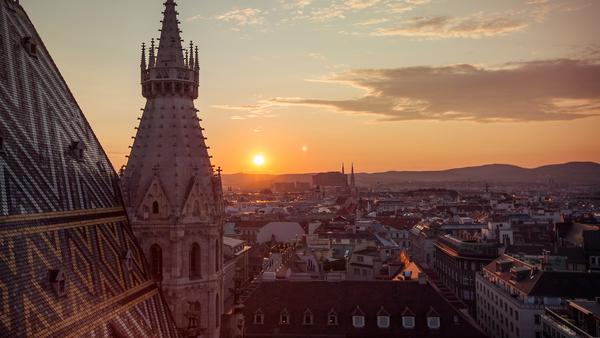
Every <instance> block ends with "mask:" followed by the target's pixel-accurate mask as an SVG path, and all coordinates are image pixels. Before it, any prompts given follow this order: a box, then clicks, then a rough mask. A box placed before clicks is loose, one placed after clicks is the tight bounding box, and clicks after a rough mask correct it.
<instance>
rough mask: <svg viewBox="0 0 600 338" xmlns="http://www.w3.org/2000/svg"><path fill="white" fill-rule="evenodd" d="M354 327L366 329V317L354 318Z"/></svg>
mask: <svg viewBox="0 0 600 338" xmlns="http://www.w3.org/2000/svg"><path fill="white" fill-rule="evenodd" d="M352 326H354V327H356V328H361V327H365V316H352Z"/></svg>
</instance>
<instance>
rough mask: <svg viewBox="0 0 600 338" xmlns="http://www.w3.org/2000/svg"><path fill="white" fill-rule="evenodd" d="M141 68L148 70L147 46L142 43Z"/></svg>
mask: <svg viewBox="0 0 600 338" xmlns="http://www.w3.org/2000/svg"><path fill="white" fill-rule="evenodd" d="M140 67H141V68H142V69H146V44H145V43H142V60H141V62H140Z"/></svg>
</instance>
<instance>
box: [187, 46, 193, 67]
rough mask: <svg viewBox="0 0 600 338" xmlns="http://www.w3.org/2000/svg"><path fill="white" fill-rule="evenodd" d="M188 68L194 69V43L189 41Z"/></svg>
mask: <svg viewBox="0 0 600 338" xmlns="http://www.w3.org/2000/svg"><path fill="white" fill-rule="evenodd" d="M188 67H189V68H191V69H194V43H193V42H192V41H190V61H189V63H188Z"/></svg>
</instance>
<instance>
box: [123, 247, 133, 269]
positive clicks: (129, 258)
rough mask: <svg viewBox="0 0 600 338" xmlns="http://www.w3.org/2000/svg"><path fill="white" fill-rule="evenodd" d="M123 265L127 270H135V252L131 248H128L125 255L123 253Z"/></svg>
mask: <svg viewBox="0 0 600 338" xmlns="http://www.w3.org/2000/svg"><path fill="white" fill-rule="evenodd" d="M123 265H125V269H126V270H127V271H131V270H133V252H131V249H127V251H126V252H125V255H123Z"/></svg>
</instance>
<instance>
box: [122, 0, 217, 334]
mask: <svg viewBox="0 0 600 338" xmlns="http://www.w3.org/2000/svg"><path fill="white" fill-rule="evenodd" d="M164 5H165V11H164V12H163V13H164V19H163V21H162V29H161V30H160V31H161V36H160V40H159V44H158V48H156V47H155V45H154V40H152V42H151V44H150V48H149V50H148V57H146V50H145V46H144V45H143V46H142V59H141V83H142V94H143V96H144V97H145V98H146V99H147V101H146V106H145V108H144V109H143V115H142V117H141V119H140V124H139V128H138V130H137V134H136V136H135V140H134V143H133V146H132V149H131V154H130V156H129V160H128V162H127V166H126V167H125V168H124V170H123V172H122V176H121V178H122V188H123V189H122V190H123V195H124V200H125V204H126V206H127V212H128V215H129V217H130V220H131V223H132V227H133V231H134V233H135V235H136V236H137V238H138V239H139V241H140V243H141V246H142V249H143V251H144V253H145V254H146V255H147V256H146V257H148V260H149V262H150V267H151V270H152V274H153V276H154V278H155V280H156V281H157V282H159V284H160V286H161V288H162V290H163V293H164V295H165V298H166V299H167V302H168V304H169V308H170V309H171V312H172V314H173V316H174V318H175V321H176V323H177V327H178V328H179V329H180V330H181V332H182V333H185V335H186V336H195V335H196V334H198V335H199V336H202V337H211V338H212V337H218V333H219V328H220V317H221V311H222V299H223V297H222V295H223V276H222V257H221V256H222V254H221V248H222V239H223V230H222V229H223V228H222V224H223V214H224V213H223V192H222V187H221V177H220V170H217V171H216V172H215V171H213V168H212V166H211V163H210V156H209V155H208V151H207V149H208V147H207V146H206V144H205V138H204V136H203V134H202V130H203V129H202V128H201V127H200V125H199V121H201V120H200V119H199V118H198V117H197V115H196V114H197V112H198V110H197V109H196V108H195V107H194V99H196V98H197V97H198V83H199V70H200V67H199V61H198V48H197V47H196V48H194V46H193V44H192V43H191V42H190V45H189V50H188V49H183V48H182V43H181V41H182V40H181V38H180V30H179V21H178V20H177V14H178V13H177V11H176V6H177V4H176V3H175V1H173V0H166V2H165V4H164Z"/></svg>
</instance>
